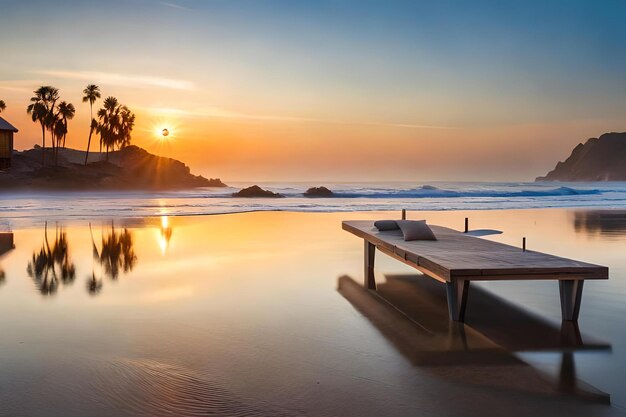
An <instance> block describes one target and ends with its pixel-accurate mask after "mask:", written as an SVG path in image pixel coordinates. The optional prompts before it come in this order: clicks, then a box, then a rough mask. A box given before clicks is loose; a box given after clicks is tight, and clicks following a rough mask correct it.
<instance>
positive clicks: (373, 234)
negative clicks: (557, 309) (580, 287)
mask: <svg viewBox="0 0 626 417" xmlns="http://www.w3.org/2000/svg"><path fill="white" fill-rule="evenodd" d="M342 227H343V229H344V230H346V231H348V232H350V233H352V234H354V235H356V236H359V237H361V238H363V239H365V240H367V241H369V242H371V243H373V244H374V245H376V246H377V247H378V248H379V249H384V250H385V252H386V253H387V254H389V253H393V254H394V255H395V256H394V257H395V258H399V259H401V260H403V262H405V263H408V264H409V265H411V266H414V267H416V268H417V269H419V270H422V272H424V271H427V272H428V271H430V272H432V273H433V274H434V275H436V277H437V278H438V279H445V280H446V281H451V280H453V279H455V278H457V279H469V280H472V281H490V280H516V279H523V280H528V279H531V280H532V279H536V280H543V279H550V280H555V279H556V280H560V279H563V280H586V279H608V268H607V267H604V266H600V265H594V264H590V263H586V262H581V261H576V260H573V259H567V258H563V257H559V256H555V255H550V254H546V253H541V252H536V251H522V249H521V248H518V247H514V246H510V245H506V244H503V243H499V242H494V241H490V240H486V239H482V238H479V237H474V236H470V235H467V234H464V233H461V232H458V231H456V230H452V229H449V228H446V227H442V226H431V228H432V230H433V233H434V234H435V236H437V239H438V240H436V241H426V240H420V241H410V242H406V241H404V239H403V236H402V233H400V231H397V230H396V231H385V232H380V231H378V230H377V229H376V228H375V227H374V222H373V221H366V220H354V221H350V220H348V221H344V222H343V223H342Z"/></svg>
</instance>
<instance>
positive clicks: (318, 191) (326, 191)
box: [304, 186, 335, 198]
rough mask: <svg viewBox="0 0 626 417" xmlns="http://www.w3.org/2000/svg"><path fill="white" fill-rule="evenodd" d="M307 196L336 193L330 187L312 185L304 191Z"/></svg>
mask: <svg viewBox="0 0 626 417" xmlns="http://www.w3.org/2000/svg"><path fill="white" fill-rule="evenodd" d="M304 196H305V197H318V198H319V197H334V196H335V193H333V192H332V191H331V190H329V189H328V188H326V187H324V186H322V187H311V188H309V189H308V190H306V192H305V193H304Z"/></svg>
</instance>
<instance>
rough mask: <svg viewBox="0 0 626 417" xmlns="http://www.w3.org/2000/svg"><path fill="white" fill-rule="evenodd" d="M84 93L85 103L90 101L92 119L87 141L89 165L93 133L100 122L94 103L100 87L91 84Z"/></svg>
mask: <svg viewBox="0 0 626 417" xmlns="http://www.w3.org/2000/svg"><path fill="white" fill-rule="evenodd" d="M83 94H84V95H83V103H87V102H89V117H90V120H91V123H90V124H89V125H90V127H89V140H88V141H87V154H86V155H85V165H87V159H88V158H89V147H90V146H91V135H92V134H93V132H94V131H95V129H96V127H97V126H98V123H97V122H96V120H95V119H94V118H93V104H94V103H95V102H96V100H97V99H99V98H100V87H98V86H97V85H95V84H89V85H88V86H87V87H86V88H85V89H84V90H83ZM94 125H95V127H94ZM100 152H102V148H100Z"/></svg>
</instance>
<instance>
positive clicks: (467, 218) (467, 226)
mask: <svg viewBox="0 0 626 417" xmlns="http://www.w3.org/2000/svg"><path fill="white" fill-rule="evenodd" d="M467 232H469V217H466V218H465V232H464V233H467Z"/></svg>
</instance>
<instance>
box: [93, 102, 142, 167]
mask: <svg viewBox="0 0 626 417" xmlns="http://www.w3.org/2000/svg"><path fill="white" fill-rule="evenodd" d="M97 114H98V120H99V123H98V124H97V132H98V133H99V134H100V147H102V146H105V147H106V159H107V161H108V160H109V151H110V150H111V149H113V150H115V147H116V146H117V148H118V149H122V148H124V147H126V146H128V145H130V141H131V133H132V131H133V128H134V126H135V115H134V114H133V112H131V111H130V109H129V108H128V107H126V106H123V105H121V104H119V102H118V101H117V99H116V98H115V97H107V98H106V99H105V100H104V106H103V107H102V108H101V109H100V110H98V113H97Z"/></svg>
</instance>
